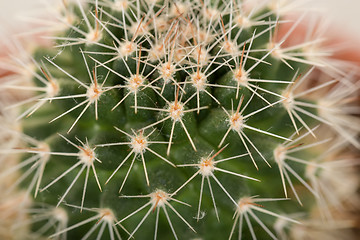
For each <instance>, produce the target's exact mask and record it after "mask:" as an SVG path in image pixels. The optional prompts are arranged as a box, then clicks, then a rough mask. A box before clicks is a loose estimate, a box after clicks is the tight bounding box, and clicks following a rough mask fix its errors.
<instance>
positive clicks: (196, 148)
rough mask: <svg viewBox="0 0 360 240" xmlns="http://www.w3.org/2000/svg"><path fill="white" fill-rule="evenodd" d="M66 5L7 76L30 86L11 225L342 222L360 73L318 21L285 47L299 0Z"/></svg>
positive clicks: (278, 234) (12, 127)
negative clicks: (18, 217)
mask: <svg viewBox="0 0 360 240" xmlns="http://www.w3.org/2000/svg"><path fill="white" fill-rule="evenodd" d="M62 3H63V5H62V7H61V10H60V11H59V12H58V16H57V19H58V20H57V22H56V25H55V27H56V28H51V30H52V32H55V33H54V35H53V36H52V37H51V39H53V40H54V46H53V47H39V48H37V49H36V50H35V52H34V53H33V54H32V55H27V56H24V57H19V56H18V57H14V58H13V59H15V61H16V64H17V65H16V70H15V72H16V74H15V78H14V79H10V80H9V81H7V82H5V83H2V85H1V88H2V90H3V91H4V92H5V91H11V90H16V91H17V92H21V93H23V92H24V93H28V92H30V93H32V96H31V97H29V98H26V99H24V100H23V101H20V102H17V103H13V104H8V105H9V106H7V107H6V108H5V110H4V114H2V116H3V117H2V118H3V120H2V123H3V124H2V125H3V126H2V128H1V131H2V133H3V134H2V135H3V136H4V139H7V142H6V143H4V144H2V146H1V150H0V151H1V154H2V155H1V156H2V159H1V161H6V159H8V158H14V157H18V158H19V160H18V162H15V163H14V164H13V166H9V167H7V168H6V169H5V170H3V171H2V172H1V173H0V178H1V179H2V180H1V181H4V179H7V178H9V176H11V175H13V174H14V173H17V178H16V180H14V181H13V182H12V183H10V184H8V185H9V186H8V187H7V188H6V191H5V192H6V194H5V195H4V196H11V194H14V192H19V191H20V190H21V189H23V191H24V192H25V193H23V194H24V196H25V197H24V200H23V201H21V203H20V204H17V206H19V208H21V209H24V210H23V213H24V214H25V215H26V216H27V217H26V218H27V220H22V221H18V222H17V223H15V224H14V226H13V227H12V229H11V230H12V231H14V234H15V235H16V232H17V231H19V230H18V229H22V228H23V227H24V226H25V229H28V231H29V234H28V235H27V237H29V238H36V239H39V238H41V237H44V238H50V239H61V240H63V239H112V240H113V239H131V238H135V239H149V238H154V239H172V238H175V239H226V238H229V239H257V238H258V239H287V238H290V237H291V238H292V239H302V232H306V231H310V230H307V229H308V228H311V227H313V228H316V226H317V225H316V224H315V223H310V222H314V221H315V222H316V221H317V222H318V223H326V224H329V226H330V223H331V224H337V223H341V222H342V221H345V220H343V219H341V220H339V218H338V217H337V216H338V212H337V211H338V210H339V209H340V211H342V210H341V207H344V203H345V201H348V200H351V201H356V199H357V196H356V191H357V185H356V182H357V181H356V180H353V181H349V182H350V183H351V184H352V185H351V186H350V185H348V186H347V187H346V189H342V190H339V186H338V185H339V184H340V183H339V181H340V182H341V181H345V180H343V179H334V178H332V177H331V176H336V174H341V173H345V172H348V171H351V170H352V169H353V165H354V164H355V163H356V159H355V158H352V157H347V158H345V157H343V156H344V155H343V154H344V151H347V152H350V151H356V150H355V149H356V148H357V149H359V147H360V143H359V141H358V133H359V129H360V121H359V118H357V117H356V114H357V113H358V108H357V107H356V104H354V102H353V100H352V99H353V98H354V97H355V96H356V94H357V90H358V88H359V84H358V82H355V81H353V75H352V74H349V73H348V71H349V69H351V65H349V64H347V63H344V62H336V61H334V60H331V58H330V56H331V54H332V49H326V48H322V45H321V43H322V39H321V38H320V36H319V34H320V33H321V30H322V29H321V28H320V27H317V26H315V25H314V26H311V24H310V25H309V30H308V34H307V35H306V36H305V37H304V40H303V41H302V42H300V43H296V44H291V40H292V39H294V37H292V36H293V35H294V34H295V32H296V29H297V27H298V26H299V24H301V22H303V21H305V19H306V18H309V17H308V16H309V14H307V13H304V14H302V15H297V16H298V18H297V19H296V20H294V21H292V20H289V18H286V17H285V15H286V14H288V13H291V12H292V10H294V9H296V8H298V7H297V5H296V3H297V2H296V1H295V2H292V1H291V2H287V1H270V0H269V1H263V2H262V3H261V4H254V3H255V1H241V0H236V1H228V2H227V1H209V0H203V1H202V0H200V1H190V0H179V1H162V0H137V1H127V0H99V1H98V0H96V1H90V2H88V3H86V4H80V3H79V1H74V2H71V3H68V2H66V1H63V2H62ZM284 25H290V28H289V29H288V30H286V31H285V33H284V32H283V31H281V29H282V26H284ZM51 27H53V26H52V25H51ZM49 30H50V29H49ZM49 30H48V31H49ZM15 110H17V111H15ZM15 119H16V120H15ZM352 174H353V173H349V174H347V177H345V179H346V178H350V176H352ZM355 176H356V175H355ZM341 188H342V187H340V189H341ZM337 191H338V192H337ZM343 191H345V193H346V196H344V195H345V194H344V192H343ZM309 226H310V227H309ZM337 226H339V225H337ZM343 226H344V227H343V228H345V229H348V228H351V227H352V224H351V223H350V224H348V223H346V224H345V225H343ZM330 228H331V227H330ZM331 230H333V229H331ZM22 231H25V230H22ZM329 232H330V231H328V230H326V229H324V230H323V231H322V233H323V234H327V233H329ZM331 233H332V232H331ZM332 234H333V233H332ZM336 234H347V233H346V232H345V233H343V231H341V229H340V230H339V231H336ZM304 236H305V235H304ZM314 236H315V235H314ZM316 236H323V235H316ZM324 236H325V235H324ZM339 236H340V235H339ZM341 236H343V235H341ZM24 238H25V237H22V238H21V239H24ZM304 239H310V238H304ZM317 239H319V238H317Z"/></svg>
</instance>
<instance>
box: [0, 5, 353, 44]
mask: <svg viewBox="0 0 360 240" xmlns="http://www.w3.org/2000/svg"><path fill="white" fill-rule="evenodd" d="M59 1H60V0H0V9H1V14H0V28H6V29H8V28H9V26H11V28H12V29H13V30H15V31H16V29H19V28H23V26H24V25H25V26H26V21H25V20H24V19H22V17H21V16H29V15H32V16H34V13H39V14H40V13H41V12H40V11H41V10H39V9H41V8H42V7H41V6H44V3H46V4H47V5H49V4H55V3H56V2H59ZM299 1H304V2H306V4H307V5H309V6H311V7H312V8H313V9H316V10H317V11H318V12H319V14H320V15H324V16H326V18H327V19H330V20H331V21H332V23H333V25H334V28H335V29H339V30H341V31H342V33H348V34H350V35H353V36H354V37H356V38H358V39H359V40H360V24H359V23H360V13H359V11H360V0H299ZM0 31H1V29H0Z"/></svg>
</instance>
